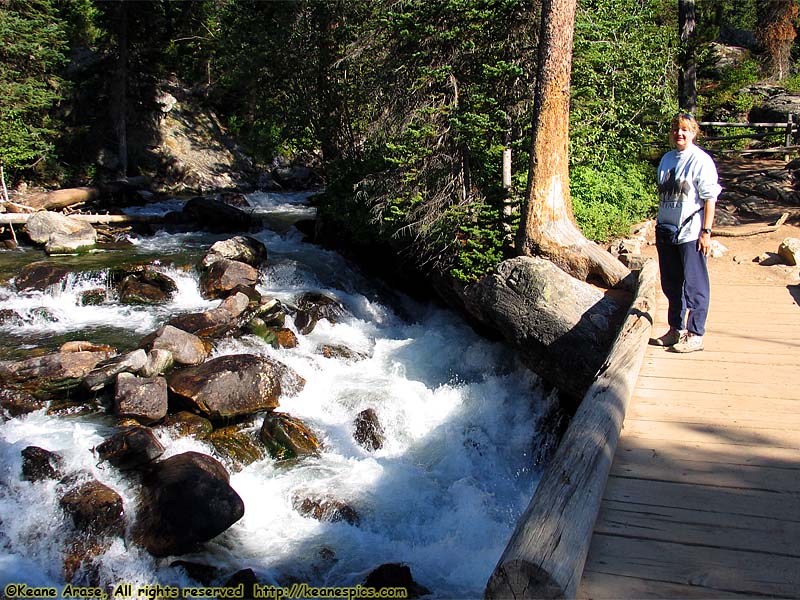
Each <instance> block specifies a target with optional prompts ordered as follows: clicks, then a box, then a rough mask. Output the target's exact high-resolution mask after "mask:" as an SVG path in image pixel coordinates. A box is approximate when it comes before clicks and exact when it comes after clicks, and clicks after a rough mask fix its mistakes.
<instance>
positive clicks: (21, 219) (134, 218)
mask: <svg viewBox="0 0 800 600" xmlns="http://www.w3.org/2000/svg"><path fill="white" fill-rule="evenodd" d="M32 214H34V213H0V225H8V224H18V223H19V224H22V223H27V222H28V219H30V218H31V215H32ZM69 216H70V217H71V218H73V219H77V220H79V221H88V222H89V223H157V222H159V221H162V220H163V217H160V216H155V215H87V214H72V215H69Z"/></svg>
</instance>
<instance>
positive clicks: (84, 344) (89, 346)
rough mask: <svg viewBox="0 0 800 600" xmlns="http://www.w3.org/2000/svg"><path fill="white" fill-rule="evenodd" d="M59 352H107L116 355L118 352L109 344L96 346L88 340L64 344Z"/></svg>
mask: <svg viewBox="0 0 800 600" xmlns="http://www.w3.org/2000/svg"><path fill="white" fill-rule="evenodd" d="M58 351H59V352H62V353H65V354H66V353H67V352H106V353H109V354H116V353H117V351H116V350H115V349H114V348H113V347H111V346H109V345H108V344H95V343H94V342H89V341H86V340H73V341H70V342H64V343H63V344H61V346H60V347H59V349H58Z"/></svg>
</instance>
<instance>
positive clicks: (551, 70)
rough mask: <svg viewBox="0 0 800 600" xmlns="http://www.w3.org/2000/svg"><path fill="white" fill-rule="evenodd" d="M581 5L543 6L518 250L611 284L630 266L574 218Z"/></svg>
mask: <svg viewBox="0 0 800 600" xmlns="http://www.w3.org/2000/svg"><path fill="white" fill-rule="evenodd" d="M575 5H576V0H545V1H544V3H543V5H542V16H541V19H542V21H541V32H540V37H539V62H538V67H537V77H536V90H535V97H534V102H535V105H534V117H533V140H532V148H531V168H530V171H529V175H528V188H527V191H526V202H525V207H524V209H523V219H522V222H521V223H520V228H519V231H518V232H517V252H518V254H520V255H540V256H545V257H547V258H549V259H550V260H551V261H552V262H553V263H555V264H556V265H558V266H559V267H560V268H561V269H563V270H564V271H566V272H567V273H569V274H570V275H572V276H573V277H576V278H578V279H582V280H587V279H589V278H595V279H597V280H599V281H600V282H602V283H603V284H604V285H606V286H609V287H610V286H613V285H615V284H617V283H618V282H619V281H621V280H622V279H624V278H625V277H627V276H628V274H629V271H628V269H627V268H625V266H624V265H623V264H622V263H620V262H619V261H618V260H617V259H615V258H614V257H613V256H611V255H610V254H609V253H608V252H606V251H605V250H603V249H602V248H601V247H600V246H598V245H597V244H595V243H593V242H591V241H589V240H587V239H586V238H585V237H584V236H583V234H582V233H581V232H580V230H579V229H578V228H577V226H576V225H575V223H574V221H573V215H572V204H571V202H570V195H569V151H568V146H569V94H570V87H569V85H570V81H569V79H570V71H571V68H572V37H573V28H574V24H575Z"/></svg>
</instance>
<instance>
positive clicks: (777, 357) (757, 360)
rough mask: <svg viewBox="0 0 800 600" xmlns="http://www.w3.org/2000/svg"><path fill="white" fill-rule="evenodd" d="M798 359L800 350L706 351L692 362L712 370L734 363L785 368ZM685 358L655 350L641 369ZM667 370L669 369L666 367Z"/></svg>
mask: <svg viewBox="0 0 800 600" xmlns="http://www.w3.org/2000/svg"><path fill="white" fill-rule="evenodd" d="M798 357H800V348H798V349H797V350H796V351H794V352H791V351H784V352H782V353H778V352H719V351H717V350H709V349H706V350H704V351H703V352H698V353H696V354H695V355H694V356H693V357H692V362H694V363H696V364H701V365H708V366H709V367H711V368H713V366H714V365H716V364H726V363H735V364H737V365H742V367H743V368H748V367H751V366H755V365H758V366H763V365H766V366H772V365H778V366H785V365H797V363H798V360H797V359H798ZM685 360H686V359H685V357H683V356H681V355H679V354H677V353H675V352H667V351H665V350H661V349H660V348H659V349H657V350H656V351H655V352H648V353H647V354H646V355H645V357H644V362H643V363H642V368H644V367H645V366H653V365H661V364H664V361H675V362H677V361H680V363H681V364H684V361H685ZM667 368H669V367H667Z"/></svg>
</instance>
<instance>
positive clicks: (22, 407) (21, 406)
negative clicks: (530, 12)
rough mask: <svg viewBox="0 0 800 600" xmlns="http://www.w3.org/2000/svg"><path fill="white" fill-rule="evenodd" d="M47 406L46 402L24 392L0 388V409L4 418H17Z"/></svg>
mask: <svg viewBox="0 0 800 600" xmlns="http://www.w3.org/2000/svg"><path fill="white" fill-rule="evenodd" d="M45 406H47V402H46V401H45V400H42V399H41V398H37V397H36V396H34V395H33V394H32V393H30V392H27V391H25V390H18V389H12V388H0V408H2V412H3V415H4V416H8V417H12V418H13V417H19V416H20V415H27V414H28V413H32V412H34V411H36V410H41V409H42V408H44V407H45Z"/></svg>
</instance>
